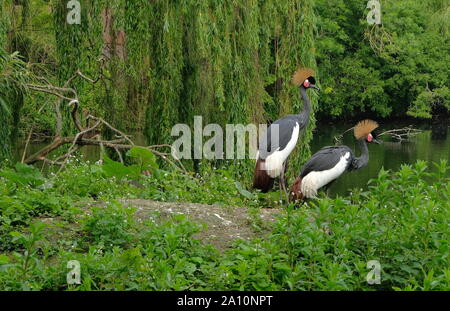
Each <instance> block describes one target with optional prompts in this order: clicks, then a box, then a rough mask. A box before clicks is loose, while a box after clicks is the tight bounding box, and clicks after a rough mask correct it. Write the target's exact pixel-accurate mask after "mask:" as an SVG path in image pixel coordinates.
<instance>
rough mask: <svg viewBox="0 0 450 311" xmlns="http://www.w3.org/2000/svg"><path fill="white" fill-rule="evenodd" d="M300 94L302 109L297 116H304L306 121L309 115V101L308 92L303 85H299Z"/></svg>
mask: <svg viewBox="0 0 450 311" xmlns="http://www.w3.org/2000/svg"><path fill="white" fill-rule="evenodd" d="M300 96H301V97H302V100H303V110H302V112H301V113H300V114H299V115H298V116H299V118H304V119H305V120H306V121H308V119H309V115H310V113H311V102H310V101H309V97H308V94H306V88H305V87H304V86H303V85H302V86H300Z"/></svg>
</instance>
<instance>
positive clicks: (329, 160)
mask: <svg viewBox="0 0 450 311" xmlns="http://www.w3.org/2000/svg"><path fill="white" fill-rule="evenodd" d="M347 152H350V159H349V162H348V163H349V164H348V165H349V166H350V165H351V163H352V161H353V158H354V156H353V152H352V151H351V149H350V148H348V147H347V146H327V147H323V148H322V149H320V150H319V151H317V152H316V153H315V154H314V155H313V156H312V157H311V159H309V161H308V162H306V164H305V165H304V166H303V168H302V170H301V173H300V177H302V178H303V177H305V176H306V175H308V174H309V173H310V172H312V171H316V172H320V171H325V170H329V169H331V168H333V167H334V166H335V165H336V164H337V163H338V162H339V160H340V159H341V157H342V156H343V155H344V154H345V153H347ZM349 166H347V168H349Z"/></svg>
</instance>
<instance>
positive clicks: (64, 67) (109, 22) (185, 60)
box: [52, 0, 316, 168]
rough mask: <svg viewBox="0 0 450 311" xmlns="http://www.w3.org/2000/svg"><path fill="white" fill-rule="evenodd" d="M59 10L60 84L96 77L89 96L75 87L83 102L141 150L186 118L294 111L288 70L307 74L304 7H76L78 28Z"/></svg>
mask: <svg viewBox="0 0 450 311" xmlns="http://www.w3.org/2000/svg"><path fill="white" fill-rule="evenodd" d="M66 4H67V1H63V0H53V1H52V5H53V12H54V21H55V23H54V27H55V37H56V44H57V51H58V53H57V55H58V68H57V70H58V74H59V76H60V80H61V81H64V80H65V79H67V77H69V76H70V75H71V74H73V73H74V71H75V70H77V69H80V70H82V71H86V72H87V73H88V74H90V76H95V72H96V71H99V70H100V69H101V70H102V72H103V78H102V83H101V84H99V85H96V86H95V89H86V88H87V87H86V86H83V85H82V84H81V85H77V86H76V87H77V89H78V93H79V94H80V97H81V100H82V102H83V96H84V97H85V98H84V99H85V102H86V105H91V106H92V107H89V108H92V109H97V110H98V111H97V113H98V112H100V114H103V115H104V116H105V117H106V118H107V119H108V120H109V121H111V122H112V123H113V124H114V125H115V126H117V127H118V128H120V129H122V130H144V132H145V134H146V136H147V138H148V143H149V144H157V143H170V142H171V141H172V140H173V138H172V137H171V136H170V132H171V128H172V127H173V125H175V124H176V123H187V124H191V125H192V122H193V117H194V116H195V115H201V116H203V122H204V123H218V124H220V125H225V124H227V123H242V124H247V123H265V122H268V121H269V120H275V119H277V118H279V117H280V116H283V115H285V114H289V113H293V112H298V111H299V110H300V109H301V107H302V105H301V102H300V99H299V96H298V90H297V89H296V88H295V87H293V86H292V85H290V84H289V81H290V76H291V75H292V73H293V72H294V70H295V69H296V67H297V66H309V67H313V68H314V67H315V58H314V54H315V51H314V23H315V16H314V10H313V1H312V0H297V1H291V0H267V1H257V0H241V1H231V0H224V1H217V0H201V1H200V0H180V1H170V0H156V1H148V0H135V1H130V0H111V1H106V0H100V1H87V0H80V4H81V9H82V11H81V23H80V24H79V25H70V24H68V23H67V22H66V16H67V13H68V9H67V7H66ZM99 59H100V60H101V61H100V62H99V61H98V60H99ZM83 94H84V95H83ZM89 102H96V103H97V104H90V103H89ZM315 105H316V99H315V98H313V107H315ZM314 126H315V122H314V118H313V120H312V122H311V123H310V126H309V128H308V129H307V131H306V133H305V136H304V139H303V140H302V143H301V144H302V146H300V148H298V149H299V150H301V152H300V153H299V154H298V155H297V157H299V158H298V161H293V163H294V162H295V163H297V164H298V165H300V163H299V162H301V161H302V160H304V159H305V157H306V156H307V155H308V153H309V148H308V143H309V140H310V139H311V132H312V129H313V128H314ZM298 165H293V167H294V168H295V167H297V166H298Z"/></svg>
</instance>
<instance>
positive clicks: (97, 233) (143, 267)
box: [0, 161, 450, 290]
mask: <svg viewBox="0 0 450 311" xmlns="http://www.w3.org/2000/svg"><path fill="white" fill-rule="evenodd" d="M106 167H107V166H106ZM449 172H450V167H449V166H448V164H447V163H446V162H445V161H442V162H441V163H437V164H436V165H435V167H427V166H426V164H425V162H421V161H419V162H417V163H416V164H415V165H414V166H410V165H404V166H402V167H401V168H400V169H399V170H398V171H396V172H392V171H384V170H382V171H380V173H379V175H378V177H377V178H376V179H374V180H371V181H370V183H369V185H368V187H367V189H366V190H362V189H354V190H353V191H351V192H349V194H348V195H347V196H346V197H336V198H326V197H321V198H320V199H318V200H313V201H310V202H308V203H307V204H306V205H304V206H301V207H299V208H295V207H294V206H293V205H278V206H272V207H273V208H278V209H279V210H280V211H281V212H280V214H279V215H278V216H277V219H276V221H275V222H274V223H271V224H269V225H268V226H267V228H269V229H268V230H265V231H262V230H261V229H260V227H259V226H252V228H253V230H255V236H254V238H252V239H250V240H240V239H236V241H235V242H234V243H233V244H232V245H231V246H230V247H228V248H227V249H222V250H219V249H217V248H215V247H214V245H209V244H205V243H203V242H202V241H201V240H199V239H198V238H197V237H196V234H197V233H198V232H201V231H202V230H204V229H205V225H203V224H198V223H195V222H193V221H192V220H190V219H189V215H173V216H171V217H169V218H167V217H161V215H160V214H158V213H155V214H154V215H152V217H148V218H146V219H142V218H139V217H137V216H136V214H137V213H136V210H137V208H139V207H138V206H135V207H133V206H125V205H124V204H123V203H122V199H124V198H140V199H146V200H156V201H176V202H198V203H207V204H219V205H220V206H221V208H223V209H225V210H226V209H227V206H238V207H239V208H241V209H242V212H243V213H245V212H246V211H247V210H248V209H251V210H252V213H253V214H254V215H255V217H256V218H258V214H259V213H261V210H262V209H267V203H265V204H263V203H262V202H265V201H267V200H268V199H267V197H263V195H261V194H258V193H253V192H250V191H247V190H245V185H244V186H243V185H241V184H239V183H236V180H234V179H233V178H231V177H230V176H231V175H228V174H227V171H226V170H214V169H212V170H211V171H210V172H208V174H205V175H204V176H203V177H201V178H200V177H198V176H197V177H196V176H184V175H180V174H179V173H176V174H174V173H173V172H171V171H166V170H162V169H158V173H155V174H151V175H150V176H140V177H139V178H138V179H132V178H130V177H127V175H125V176H122V177H121V178H117V177H115V176H111V175H109V174H108V169H107V168H106V170H105V166H103V165H101V164H89V163H86V162H83V161H72V162H71V163H70V164H69V166H68V167H67V168H66V170H65V171H64V172H62V173H60V174H58V175H55V174H48V175H47V176H44V175H43V174H42V173H41V172H40V171H39V170H38V169H36V168H34V167H30V166H24V165H21V164H17V165H15V166H14V167H7V166H4V167H3V168H2V169H1V171H0V176H1V177H0V178H1V183H0V190H1V191H0V224H1V230H0V250H1V255H0V289H1V290H380V289H382V290H448V289H450V268H449V267H450V265H449V256H448V254H449V245H448V240H449V239H448V237H449V233H450V232H449V226H448V219H449V216H450V215H449V211H450V208H449V203H448V202H449V198H450V179H449ZM208 193H209V194H210V195H200V194H208ZM269 201H270V199H269ZM186 204H187V203H186ZM249 225H250V224H249ZM259 225H264V221H262V220H261V219H259ZM267 228H266V229H267ZM72 260H77V261H78V262H79V263H80V268H81V278H80V282H81V284H68V283H67V273H69V272H70V271H71V270H70V267H68V262H69V261H72ZM370 260H378V261H379V262H380V265H381V284H374V285H370V284H368V282H367V274H368V272H369V271H370V269H368V268H367V262H368V261H370Z"/></svg>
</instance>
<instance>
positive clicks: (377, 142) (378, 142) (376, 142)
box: [372, 139, 381, 145]
mask: <svg viewBox="0 0 450 311" xmlns="http://www.w3.org/2000/svg"><path fill="white" fill-rule="evenodd" d="M372 142H373V143H375V144H378V145H381V141H379V140H376V139H373V140H372Z"/></svg>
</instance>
